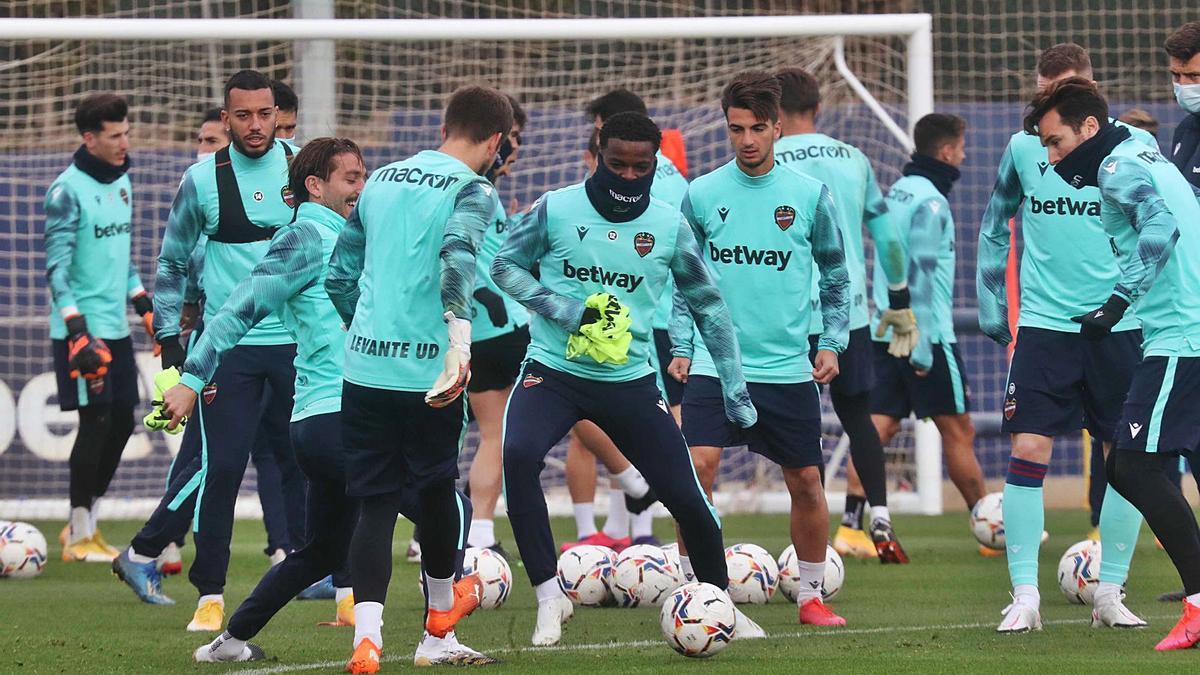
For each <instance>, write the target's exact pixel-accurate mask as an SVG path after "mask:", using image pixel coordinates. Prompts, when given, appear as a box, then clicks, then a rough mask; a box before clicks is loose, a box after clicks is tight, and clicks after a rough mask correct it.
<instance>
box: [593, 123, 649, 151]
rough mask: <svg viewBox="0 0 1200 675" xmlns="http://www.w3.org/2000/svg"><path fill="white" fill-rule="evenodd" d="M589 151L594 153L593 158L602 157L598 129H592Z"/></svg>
mask: <svg viewBox="0 0 1200 675" xmlns="http://www.w3.org/2000/svg"><path fill="white" fill-rule="evenodd" d="M660 142H661V139H660ZM587 149H588V152H590V153H592V157H597V156H599V155H600V130H599V129H597V128H596V127H592V134H591V135H590V136H588V144H587Z"/></svg>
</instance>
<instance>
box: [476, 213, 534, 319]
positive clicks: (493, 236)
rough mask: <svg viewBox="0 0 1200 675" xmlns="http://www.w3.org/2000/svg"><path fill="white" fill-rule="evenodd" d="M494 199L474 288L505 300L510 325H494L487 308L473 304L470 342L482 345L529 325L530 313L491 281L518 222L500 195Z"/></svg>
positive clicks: (478, 261)
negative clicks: (494, 266)
mask: <svg viewBox="0 0 1200 675" xmlns="http://www.w3.org/2000/svg"><path fill="white" fill-rule="evenodd" d="M492 196H493V198H494V201H495V202H496V206H495V209H494V210H493V213H492V219H491V220H490V221H489V223H488V229H487V232H486V233H484V235H483V243H482V244H481V245H480V247H479V253H478V255H476V256H475V288H477V289H478V288H486V289H488V290H490V291H491V292H493V293H495V294H496V295H499V296H500V297H501V298H502V299H503V300H504V310H505V311H506V312H507V313H508V322H507V323H505V324H504V325H503V326H497V325H496V324H494V323H492V320H491V318H490V317H488V312H487V309H486V308H485V307H484V306H483V305H481V304H479V301H478V300H476V301H475V302H474V303H472V304H473V307H474V309H475V318H474V319H472V320H471V340H472V341H473V342H482V341H483V340H490V339H492V338H494V337H499V336H501V335H507V334H508V333H511V332H513V331H514V330H516V329H517V328H520V327H521V326H524V325H526V324H528V323H529V312H528V311H526V310H525V308H524V307H523V306H522V305H521V303H519V302H517V301H516V300H513V299H512V298H510V297H509V296H508V294H506V293H505V292H504V291H502V290H500V287H499V286H497V285H496V282H494V281H492V260H494V259H495V258H496V253H498V252H499V251H500V246H501V245H502V244H504V240H505V239H507V238H508V231H509V227H510V225H511V222H510V221H513V220H516V217H515V216H514V217H512V218H510V217H509V216H508V214H507V213H505V211H504V204H502V203H501V202H500V193H499V192H496V191H493V192H492Z"/></svg>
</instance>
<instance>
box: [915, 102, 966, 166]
mask: <svg viewBox="0 0 1200 675" xmlns="http://www.w3.org/2000/svg"><path fill="white" fill-rule="evenodd" d="M966 131H967V121H966V120H964V119H963V118H961V117H959V116H958V115H947V114H945V113H929V114H928V115H926V116H924V117H922V118H921V119H919V120H917V123H916V125H915V126H914V127H913V144H914V145H915V146H916V151H917V154H921V155H925V156H927V157H933V156H935V155H937V151H938V150H939V149H941V147H942V146H943V145H945V144H947V143H954V142H957V141H958V139H959V138H962V135H963V134H964V133H966Z"/></svg>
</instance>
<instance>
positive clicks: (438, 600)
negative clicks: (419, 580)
mask: <svg viewBox="0 0 1200 675" xmlns="http://www.w3.org/2000/svg"><path fill="white" fill-rule="evenodd" d="M425 594H426V595H427V596H428V597H429V608H430V609H436V610H437V611H439V612H448V611H450V610H451V609H454V576H453V575H451V576H449V577H446V578H445V579H438V578H437V577H431V576H429V575H428V574H426V575H425Z"/></svg>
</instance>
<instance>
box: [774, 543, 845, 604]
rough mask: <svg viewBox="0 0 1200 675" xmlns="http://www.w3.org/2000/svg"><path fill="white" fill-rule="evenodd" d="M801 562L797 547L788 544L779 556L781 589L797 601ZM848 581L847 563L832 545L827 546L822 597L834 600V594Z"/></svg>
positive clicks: (789, 598)
mask: <svg viewBox="0 0 1200 675" xmlns="http://www.w3.org/2000/svg"><path fill="white" fill-rule="evenodd" d="M799 575H800V564H799V558H797V557H796V547H795V546H791V545H788V547H787V548H785V549H784V550H783V553H782V554H781V555H780V556H779V590H780V591H782V592H783V594H784V595H785V596H787V599H788V600H791V601H792V602H795V601H796V595H797V592H798V591H799V590H800V578H799ZM845 581H846V565H845V564H844V563H843V562H842V556H840V555H838V552H837V551H835V550H833V547H832V546H829V545H826V546H825V578H824V579H822V580H821V599H822V600H832V599H833V596H835V595H837V594H838V591H840V590H842V584H843V583H845Z"/></svg>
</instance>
